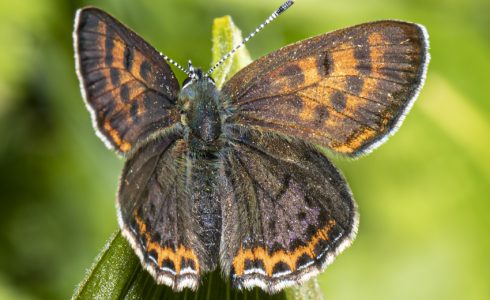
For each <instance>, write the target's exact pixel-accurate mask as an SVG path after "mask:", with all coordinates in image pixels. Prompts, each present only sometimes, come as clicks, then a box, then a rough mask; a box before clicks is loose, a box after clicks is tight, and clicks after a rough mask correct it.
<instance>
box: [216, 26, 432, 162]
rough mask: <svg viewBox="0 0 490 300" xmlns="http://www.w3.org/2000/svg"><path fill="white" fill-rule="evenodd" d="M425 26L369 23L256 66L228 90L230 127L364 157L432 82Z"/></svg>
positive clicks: (298, 45) (283, 51) (315, 40)
mask: <svg viewBox="0 0 490 300" xmlns="http://www.w3.org/2000/svg"><path fill="white" fill-rule="evenodd" d="M427 48H428V40H427V33H426V31H425V28H424V27H422V26H420V25H417V24H411V23H405V22H399V21H379V22H373V23H366V24H362V25H358V26H354V27H350V28H346V29H342V30H338V31H334V32H332V33H327V34H324V35H320V36H317V37H314V38H310V39H307V40H304V41H301V42H298V43H296V44H293V45H290V46H287V47H285V48H282V49H280V50H278V51H276V52H273V53H271V54H269V55H267V56H265V57H262V58H261V59H258V60H256V61H255V62H254V63H252V64H251V65H249V66H248V67H246V68H244V69H243V70H242V71H240V72H239V73H238V74H237V75H235V76H234V77H233V78H232V79H231V80H230V81H229V82H228V83H227V84H226V85H225V86H224V88H223V92H224V94H225V95H228V97H229V98H230V101H231V102H232V103H233V104H234V105H235V107H236V113H235V114H234V115H233V116H232V117H231V118H230V119H229V120H228V122H230V123H239V124H246V125H249V126H254V127H261V128H262V129H268V130H272V131H276V132H280V133H283V134H287V135H291V136H295V137H299V138H302V139H305V140H308V141H310V142H313V143H315V144H319V145H322V146H325V147H328V148H329V149H331V150H333V151H334V152H337V153H340V154H345V155H350V156H356V155H358V154H361V153H364V152H366V151H369V150H371V149H373V148H374V147H376V146H377V145H379V144H381V142H382V141H383V140H384V138H386V137H387V136H388V135H389V134H390V133H393V132H394V130H395V129H396V128H397V127H398V126H399V125H400V123H401V121H402V119H403V117H404V116H405V114H406V113H407V111H408V110H409V109H410V107H411V105H412V103H413V101H414V100H415V98H416V96H417V94H418V92H419V90H420V88H421V86H422V84H423V81H424V78H425V73H426V69H427V63H428V60H429V55H428V52H427V51H428V50H427Z"/></svg>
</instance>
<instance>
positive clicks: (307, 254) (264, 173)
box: [220, 125, 358, 293]
mask: <svg viewBox="0 0 490 300" xmlns="http://www.w3.org/2000/svg"><path fill="white" fill-rule="evenodd" d="M225 134H226V135H227V137H228V142H227V144H226V145H225V147H224V150H223V153H222V161H221V171H220V183H221V186H220V195H221V197H220V201H221V205H222V214H223V219H222V223H223V230H222V238H221V250H220V263H221V269H222V271H223V272H224V273H225V274H226V275H228V276H230V278H231V280H232V282H233V284H234V285H235V286H236V287H238V288H247V289H250V288H253V287H255V286H259V287H261V288H262V289H264V290H265V291H268V292H269V293H274V292H277V291H279V290H281V289H283V288H284V287H287V286H290V285H292V284H296V283H301V282H303V281H305V280H307V279H308V278H310V277H311V276H313V275H316V274H317V273H318V272H320V271H322V270H324V269H325V268H326V267H327V265H328V264H330V263H331V262H332V261H333V259H334V258H335V256H336V255H337V254H339V253H340V252H341V251H342V250H343V249H344V248H345V247H346V246H348V245H350V243H351V241H352V240H353V239H354V237H355V234H356V231H357V223H358V216H357V210H356V205H355V202H354V200H353V199H352V196H351V193H350V191H349V188H348V186H347V184H346V182H345V180H344V179H343V178H342V176H341V175H340V173H339V172H338V171H337V170H336V169H335V167H334V166H333V165H332V164H331V163H330V162H329V161H328V159H327V158H326V157H325V156H324V155H323V154H321V153H320V152H319V151H318V150H315V149H314V148H312V147H311V146H309V145H308V144H305V143H304V142H302V141H299V140H297V139H289V138H285V137H281V136H280V135H277V134H272V133H264V132H261V131H257V130H253V129H247V128H246V127H243V126H237V125H230V126H228V127H227V129H226V131H225Z"/></svg>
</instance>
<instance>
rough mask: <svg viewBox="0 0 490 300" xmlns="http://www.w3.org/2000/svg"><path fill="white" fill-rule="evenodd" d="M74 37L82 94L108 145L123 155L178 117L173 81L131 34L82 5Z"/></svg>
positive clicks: (162, 63)
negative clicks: (139, 141) (83, 7)
mask: <svg viewBox="0 0 490 300" xmlns="http://www.w3.org/2000/svg"><path fill="white" fill-rule="evenodd" d="M73 38H74V43H75V44H74V47H75V53H76V55H75V56H76V57H75V60H76V66H77V74H78V78H79V80H80V85H81V90H82V94H83V96H84V99H85V102H86V104H87V107H88V109H89V111H90V112H91V114H92V120H93V123H94V128H95V129H96V131H97V133H98V135H99V137H100V138H101V139H102V140H103V141H104V142H105V143H106V145H107V146H108V147H109V148H114V149H116V151H117V152H118V153H120V154H124V153H127V152H128V151H129V150H130V149H131V148H132V147H133V146H134V145H135V143H136V142H137V141H138V140H141V139H143V138H145V137H147V136H149V135H150V134H151V133H153V132H155V131H156V130H158V129H162V128H166V127H168V126H170V125H172V124H173V123H174V122H176V121H177V120H178V118H179V114H178V112H177V110H176V109H175V107H174V104H175V102H176V99H177V93H178V91H179V84H178V82H177V79H176V78H175V76H174V74H173V72H172V70H171V69H170V67H169V66H168V64H167V63H166V62H165V61H164V59H163V58H162V56H161V55H160V54H159V53H158V52H157V51H156V50H155V49H154V48H153V47H152V46H150V45H149V44H148V43H146V42H145V41H144V40H143V39H142V38H141V37H139V36H138V35H137V34H136V33H134V32H133V31H131V30H130V29H129V28H127V27H126V26H124V25H123V24H121V23H120V22H119V21H117V20H116V19H114V18H113V17H111V16H110V15H108V14H107V13H105V12H103V11H101V10H99V9H96V8H85V9H81V10H79V11H78V12H77V16H76V20H75V30H74V32H73Z"/></svg>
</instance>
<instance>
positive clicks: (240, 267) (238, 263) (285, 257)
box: [233, 220, 336, 276]
mask: <svg viewBox="0 0 490 300" xmlns="http://www.w3.org/2000/svg"><path fill="white" fill-rule="evenodd" d="M335 223H336V222H335V220H330V221H329V222H328V223H327V225H326V226H325V227H323V228H322V229H319V230H318V231H317V232H316V234H315V235H314V236H313V237H312V238H311V240H310V242H309V243H308V245H306V246H301V247H298V249H296V250H294V251H292V252H289V251H284V250H279V251H276V252H274V253H271V254H269V253H267V251H266V250H265V249H264V248H263V247H256V248H253V249H243V246H242V245H241V246H240V250H238V254H237V255H236V256H235V258H234V259H233V267H234V269H235V274H236V275H237V276H242V275H243V273H244V271H245V260H247V259H249V260H252V261H253V260H260V261H262V262H263V263H264V268H265V272H266V273H267V275H268V276H272V271H273V269H274V266H275V265H276V264H277V263H279V262H283V263H286V264H287V265H288V266H289V268H290V269H291V271H295V270H296V263H297V261H298V259H299V258H300V257H301V256H302V255H303V254H306V255H308V256H310V257H311V258H314V257H315V246H316V244H317V243H318V242H319V241H320V240H321V239H322V240H328V232H329V231H330V230H331V229H332V227H333V226H334V225H335Z"/></svg>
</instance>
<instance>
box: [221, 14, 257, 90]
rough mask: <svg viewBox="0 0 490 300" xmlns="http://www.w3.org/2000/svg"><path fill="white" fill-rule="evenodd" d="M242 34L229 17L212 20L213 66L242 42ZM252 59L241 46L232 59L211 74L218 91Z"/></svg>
mask: <svg viewBox="0 0 490 300" xmlns="http://www.w3.org/2000/svg"><path fill="white" fill-rule="evenodd" d="M242 40H243V38H242V32H241V31H240V29H238V27H236V25H235V23H233V20H232V19H231V17H230V16H224V17H221V18H216V19H214V22H213V48H212V52H213V63H212V65H213V66H214V65H215V64H216V63H217V62H218V61H219V60H220V59H221V58H222V57H223V56H224V55H225V54H227V53H228V52H230V51H231V50H232V49H233V47H235V46H236V45H238V44H240V43H241V42H242ZM251 61H252V59H251V58H250V54H249V53H248V50H247V48H245V46H242V47H241V48H240V49H239V50H238V51H237V52H236V53H235V54H234V55H233V56H232V57H230V58H229V59H227V60H226V61H224V62H223V63H222V64H221V65H220V66H219V67H218V68H216V70H215V71H214V72H213V74H212V75H213V78H214V80H215V82H216V86H217V87H218V89H221V87H222V86H223V84H224V83H225V82H226V81H227V80H228V79H230V77H231V76H233V75H234V74H235V73H236V72H238V71H239V70H240V69H242V68H243V67H245V66H246V65H248V64H249V63H250V62H251Z"/></svg>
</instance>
